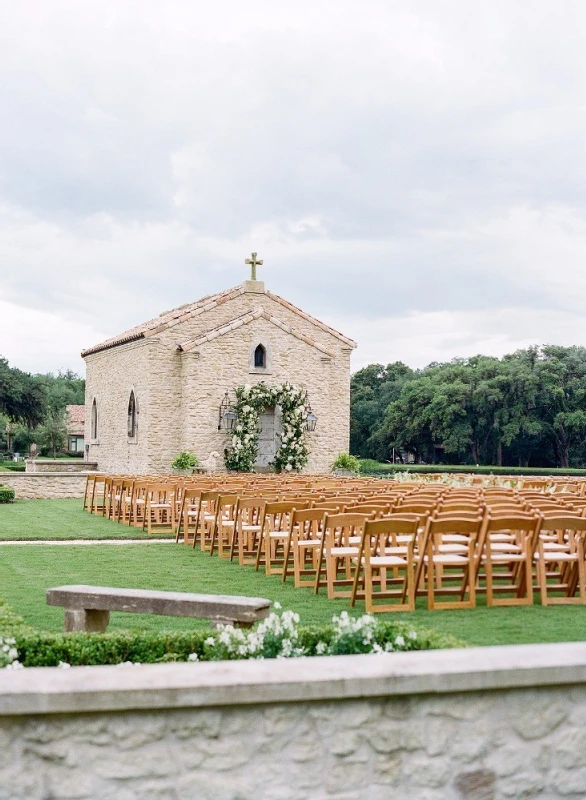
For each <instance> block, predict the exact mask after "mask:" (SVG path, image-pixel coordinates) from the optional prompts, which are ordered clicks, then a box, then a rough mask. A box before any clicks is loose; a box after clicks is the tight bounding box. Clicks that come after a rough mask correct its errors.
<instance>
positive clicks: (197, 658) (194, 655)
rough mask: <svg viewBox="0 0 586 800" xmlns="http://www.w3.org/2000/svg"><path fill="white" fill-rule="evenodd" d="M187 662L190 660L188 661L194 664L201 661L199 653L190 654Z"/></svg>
mask: <svg viewBox="0 0 586 800" xmlns="http://www.w3.org/2000/svg"><path fill="white" fill-rule="evenodd" d="M187 660H188V661H192V662H193V661H199V656H198V654H197V653H190V654H189V655H188V656H187Z"/></svg>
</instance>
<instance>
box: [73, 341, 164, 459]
mask: <svg viewBox="0 0 586 800" xmlns="http://www.w3.org/2000/svg"><path fill="white" fill-rule="evenodd" d="M156 350H157V344H156V342H154V341H152V340H147V341H139V342H131V343H129V344H124V345H120V346H118V347H113V348H111V349H109V350H104V351H102V352H99V353H94V354H92V355H89V356H86V365H87V370H86V390H85V398H86V426H87V432H88V436H87V438H86V443H89V445H90V450H89V460H90V461H97V462H98V468H99V469H100V470H103V471H107V472H113V473H136V474H140V473H146V472H149V471H150V469H151V466H150V442H149V436H148V432H149V431H150V430H151V424H152V404H151V394H152V392H155V393H156V392H158V391H159V387H158V381H157V380H156V370H155V369H153V363H155V364H156ZM132 390H134V392H135V397H136V402H137V407H138V428H137V435H136V437H135V438H134V440H131V439H129V438H128V401H129V398H130V392H131V391H132ZM94 398H95V400H96V403H97V409H98V437H97V439H92V438H91V424H92V404H93V401H94ZM159 435H160V436H161V438H163V437H165V435H166V430H161V431H160V434H159Z"/></svg>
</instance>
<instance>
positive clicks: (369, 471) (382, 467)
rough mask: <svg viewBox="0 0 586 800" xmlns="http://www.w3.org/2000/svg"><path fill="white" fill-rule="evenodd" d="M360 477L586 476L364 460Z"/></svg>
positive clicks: (547, 469)
mask: <svg viewBox="0 0 586 800" xmlns="http://www.w3.org/2000/svg"><path fill="white" fill-rule="evenodd" d="M360 472H361V474H362V475H385V476H389V475H392V474H393V473H400V472H410V473H412V474H419V475H433V474H446V473H449V474H453V473H459V474H461V475H514V476H519V477H520V476H523V475H525V476H527V477H531V476H544V477H546V476H548V475H552V476H564V475H567V476H570V477H571V476H574V477H580V476H586V469H571V468H568V469H558V468H555V467H490V466H484V467H476V466H470V465H460V464H451V465H448V464H381V463H379V462H377V461H371V460H370V459H364V461H361V462H360Z"/></svg>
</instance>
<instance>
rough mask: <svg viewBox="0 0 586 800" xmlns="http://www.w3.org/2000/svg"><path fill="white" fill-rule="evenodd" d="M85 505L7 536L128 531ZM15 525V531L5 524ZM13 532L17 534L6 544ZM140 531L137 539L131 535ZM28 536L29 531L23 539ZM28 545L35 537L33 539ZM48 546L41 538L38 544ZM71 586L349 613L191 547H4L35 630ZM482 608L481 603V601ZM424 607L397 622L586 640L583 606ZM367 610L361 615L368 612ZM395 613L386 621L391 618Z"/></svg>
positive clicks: (19, 606)
mask: <svg viewBox="0 0 586 800" xmlns="http://www.w3.org/2000/svg"><path fill="white" fill-rule="evenodd" d="M80 507H81V503H80V501H78V500H73V501H70V500H52V501H51V500H31V501H22V502H20V503H16V504H15V505H14V506H0V531H1V535H2V538H4V539H6V538H14V530H15V529H20V530H21V532H22V531H30V532H31V536H30V538H32V535H33V533H34V535H35V536H36V538H39V535H40V534H41V533H42V532H43V531H44V530H45V529H46V530H45V535H46V536H47V538H49V536H50V535H52V536H53V537H57V536H59V537H60V538H72V537H73V536H75V535H77V536H78V537H80V538H91V536H92V533H93V536H94V538H95V537H99V536H101V537H102V538H103V537H104V536H105V534H106V532H107V531H109V532H110V535H111V536H116V535H120V534H121V533H123V532H124V529H123V528H122V526H119V525H117V524H116V523H113V522H108V521H106V520H103V519H101V518H96V517H91V516H89V515H87V514H85V513H84V512H82V511H81V510H80ZM7 523H8V524H7ZM7 529H11V530H12V535H10V536H6V530H7ZM131 533H133V531H131ZM22 535H23V536H24V533H23V534H22ZM27 538H28V537H27ZM41 538H44V537H41ZM64 583H92V584H101V585H105V586H124V587H135V588H153V589H164V590H176V591H192V592H206V593H216V594H217V593H225V594H242V595H248V596H256V597H267V598H269V599H271V600H279V601H280V602H281V604H282V605H283V607H284V608H292V609H294V610H295V611H297V612H298V613H299V614H300V616H301V620H302V622H305V623H312V622H326V621H329V620H330V618H331V616H332V614H335V613H339V612H340V611H342V610H343V609H346V608H348V605H347V603H346V601H343V600H338V601H329V600H328V599H327V597H326V595H325V593H324V592H323V591H322V593H321V594H320V595H318V596H317V597H316V596H314V595H313V593H312V592H310V591H308V590H305V589H298V590H295V589H294V588H293V586H292V583H291V581H289V582H288V583H287V584H283V583H282V582H281V580H280V578H278V577H276V576H271V577H267V576H266V575H264V573H257V572H255V570H254V569H253V568H252V567H239V566H238V564H236V563H230V562H229V561H225V560H222V559H219V558H217V557H213V558H211V557H210V556H209V555H208V554H204V553H201V552H200V551H199V550H195V551H194V550H193V549H192V548H187V547H185V546H184V545H182V544H181V545H177V546H175V545H172V544H171V545H170V544H156V543H154V544H149V545H143V544H136V545H117V546H112V545H91V546H79V547H75V546H51V545H37V546H34V545H33V546H29V545H27V546H18V545H14V546H12V545H11V546H8V547H3V546H2V545H1V544H0V595H2V596H4V597H5V598H6V599H7V600H8V602H9V603H10V604H11V605H12V606H13V608H14V609H15V611H17V612H18V613H20V614H21V615H22V616H23V617H24V618H25V620H26V622H28V623H29V624H31V625H33V626H34V627H36V628H39V629H43V630H52V631H58V630H61V628H62V624H63V612H62V610H61V609H58V608H51V607H49V606H47V605H46V604H45V597H44V591H45V589H46V588H48V587H51V586H58V585H60V584H64ZM482 602H483V600H482V599H480V603H482ZM419 603H420V605H421V608H420V609H418V610H417V611H416V612H415V613H413V614H403V615H398V618H400V619H403V620H412V621H413V622H417V623H418V624H420V625H424V626H425V627H428V628H434V629H436V630H438V631H440V632H442V633H447V634H451V635H453V636H457V637H459V638H461V639H464V640H465V641H467V642H468V643H470V644H479V645H489V644H516V643H521V642H560V641H580V640H584V639H585V638H586V607H581V606H557V607H549V608H542V607H541V606H539V605H535V606H533V607H525V608H490V609H488V608H485V607H482V606H480V607H479V608H477V609H475V610H474V611H435V612H429V611H427V610H426V608H425V601H424V600H420V601H419ZM361 611H362V609H361V608H360V607H358V608H357V612H358V613H361ZM391 616H394V615H387V617H391ZM199 626H207V623H206V622H194V621H192V620H185V619H174V618H171V617H155V616H139V615H134V614H126V615H122V614H114V615H112V622H111V626H110V627H111V628H112V629H121V628H126V629H134V630H188V629H190V628H193V627H199Z"/></svg>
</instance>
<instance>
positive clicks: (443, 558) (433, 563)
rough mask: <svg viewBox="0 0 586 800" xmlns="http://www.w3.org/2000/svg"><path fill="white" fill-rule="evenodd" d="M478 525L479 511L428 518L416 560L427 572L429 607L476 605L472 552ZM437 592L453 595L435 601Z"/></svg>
mask: <svg viewBox="0 0 586 800" xmlns="http://www.w3.org/2000/svg"><path fill="white" fill-rule="evenodd" d="M481 525H482V516H481V515H480V514H477V515H473V514H466V513H465V512H459V513H457V514H441V515H437V516H436V517H434V518H430V519H429V520H428V523H427V529H426V531H425V536H424V544H423V553H422V554H421V556H420V561H421V562H422V564H423V567H424V570H425V571H426V573H427V575H426V577H427V603H428V608H429V610H430V611H433V610H441V609H456V608H468V609H469V608H474V607H475V606H476V582H475V578H474V556H475V549H476V542H477V539H478V536H479V534H480V530H481ZM440 596H442V597H452V598H457V599H452V600H444V601H439V602H438V600H437V598H438V597H440Z"/></svg>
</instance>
